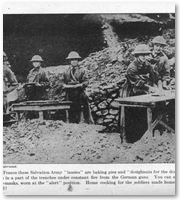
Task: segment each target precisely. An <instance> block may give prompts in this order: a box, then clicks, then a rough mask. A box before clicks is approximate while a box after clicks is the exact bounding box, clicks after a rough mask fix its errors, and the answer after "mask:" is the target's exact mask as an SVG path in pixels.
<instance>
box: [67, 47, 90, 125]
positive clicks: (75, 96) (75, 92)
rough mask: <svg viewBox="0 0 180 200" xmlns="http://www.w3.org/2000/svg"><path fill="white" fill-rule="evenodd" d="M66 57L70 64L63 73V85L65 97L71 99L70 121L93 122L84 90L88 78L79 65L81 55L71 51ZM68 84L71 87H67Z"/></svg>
mask: <svg viewBox="0 0 180 200" xmlns="http://www.w3.org/2000/svg"><path fill="white" fill-rule="evenodd" d="M66 59H67V60H68V61H69V64H70V66H69V68H68V70H67V71H66V72H65V73H64V75H63V77H64V78H63V81H64V85H63V87H64V89H65V91H66V99H67V100H69V101H72V105H71V109H70V116H69V118H70V122H72V123H79V122H80V121H82V120H83V121H84V122H85V123H88V124H90V123H93V118H92V116H91V111H90V107H89V102H88V97H87V95H86V94H85V92H84V90H85V88H86V87H87V85H88V78H87V75H86V73H85V70H84V69H82V68H80V66H79V60H80V59H81V57H80V56H79V54H78V53H77V52H75V51H72V52H70V53H69V55H68V57H67V58H66ZM69 85H71V86H73V87H69ZM82 114H83V119H82Z"/></svg>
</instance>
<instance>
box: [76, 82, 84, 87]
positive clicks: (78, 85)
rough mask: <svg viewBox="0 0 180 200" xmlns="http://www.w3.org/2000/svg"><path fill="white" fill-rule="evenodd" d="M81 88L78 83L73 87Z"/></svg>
mask: <svg viewBox="0 0 180 200" xmlns="http://www.w3.org/2000/svg"><path fill="white" fill-rule="evenodd" d="M82 86H83V84H81V83H79V84H76V85H75V88H81V87H82Z"/></svg>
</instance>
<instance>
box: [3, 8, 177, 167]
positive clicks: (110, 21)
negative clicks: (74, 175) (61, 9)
mask: <svg viewBox="0 0 180 200" xmlns="http://www.w3.org/2000/svg"><path fill="white" fill-rule="evenodd" d="M175 143H176V135H175V12H171V13H170V12H166V13H161V12H159V13H149V12H147V13H146V12H145V13H138V12H137V13H131V12H130V13H127V12H125V13H123V12H120V13H108V12H107V13H44V14H43V13H36V14H34V13H27V14H23V13H20V14H17V13H16V14H6V13H5V14H3V164H4V165H8V164H10V165H11V164H17V165H18V164H27V165H29V164H112V165H113V164H175V150H176V149H175Z"/></svg>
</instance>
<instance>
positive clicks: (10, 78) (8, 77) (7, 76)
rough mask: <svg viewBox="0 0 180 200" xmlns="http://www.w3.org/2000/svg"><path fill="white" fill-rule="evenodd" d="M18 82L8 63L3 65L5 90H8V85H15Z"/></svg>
mask: <svg viewBox="0 0 180 200" xmlns="http://www.w3.org/2000/svg"><path fill="white" fill-rule="evenodd" d="M17 84H18V82H17V79H16V77H15V75H14V73H13V72H12V70H11V69H9V67H7V66H6V65H3V91H6V90H7V89H8V86H15V85H17Z"/></svg>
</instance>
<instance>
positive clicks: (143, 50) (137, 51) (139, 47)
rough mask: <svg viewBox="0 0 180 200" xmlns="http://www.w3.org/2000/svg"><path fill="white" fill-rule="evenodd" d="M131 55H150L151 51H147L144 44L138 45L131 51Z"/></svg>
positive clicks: (147, 48) (146, 46)
mask: <svg viewBox="0 0 180 200" xmlns="http://www.w3.org/2000/svg"><path fill="white" fill-rule="evenodd" d="M133 54H134V55H136V54H151V51H150V50H149V47H148V45H146V44H139V45H137V46H136V48H135V50H134V51H133Z"/></svg>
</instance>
